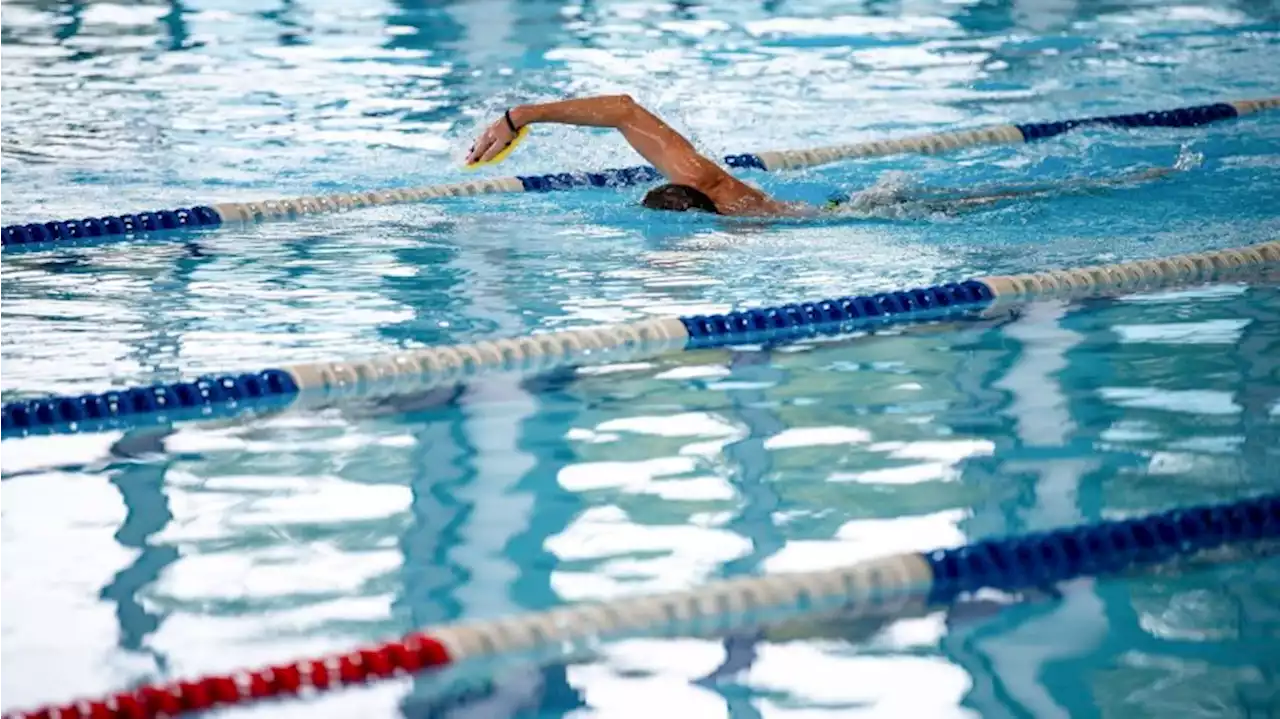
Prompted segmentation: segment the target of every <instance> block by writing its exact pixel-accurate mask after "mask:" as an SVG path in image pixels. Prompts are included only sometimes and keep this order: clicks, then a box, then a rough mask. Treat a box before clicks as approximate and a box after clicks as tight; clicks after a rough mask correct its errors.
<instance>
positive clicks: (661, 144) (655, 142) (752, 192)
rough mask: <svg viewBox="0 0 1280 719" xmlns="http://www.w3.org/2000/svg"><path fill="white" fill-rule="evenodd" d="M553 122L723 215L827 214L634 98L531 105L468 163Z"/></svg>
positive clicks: (956, 201)
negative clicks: (749, 175)
mask: <svg viewBox="0 0 1280 719" xmlns="http://www.w3.org/2000/svg"><path fill="white" fill-rule="evenodd" d="M535 123H555V124H561V125H578V126H585V127H611V128H614V129H616V130H618V132H620V133H622V136H623V137H624V138H625V139H626V140H627V142H628V143H630V144H631V147H633V148H635V151H636V152H638V153H640V155H641V156H642V157H644V159H646V160H648V161H649V162H650V163H651V164H652V165H653V166H654V167H655V168H657V170H658V172H661V173H662V174H663V176H665V177H666V178H667V179H668V180H669V181H671V182H672V183H676V184H680V185H685V186H688V187H692V188H694V189H696V190H698V191H700V192H702V193H703V194H704V195H706V196H707V197H708V198H710V200H711V201H712V202H713V203H714V204H715V209H716V211H718V212H719V213H720V214H722V215H736V216H745V217H812V216H815V215H820V214H823V213H824V210H823V209H822V208H819V207H816V206H814V205H808V204H804V203H796V202H782V201H780V200H776V199H774V198H772V197H770V196H769V195H767V194H765V193H764V192H761V191H760V190H758V189H756V188H754V187H752V186H750V185H748V184H746V183H745V182H743V181H741V180H739V179H738V178H736V177H734V176H733V175H732V174H730V173H729V172H728V171H727V170H725V169H724V168H723V167H721V166H720V165H719V164H717V163H716V162H715V161H714V160H712V159H710V158H708V157H706V156H705V155H703V154H702V153H700V152H698V150H697V149H696V148H695V147H694V146H693V143H691V142H689V140H688V139H687V138H685V137H684V135H681V134H680V133H679V132H677V131H676V130H675V129H673V128H672V127H671V126H670V125H668V124H667V123H666V122H664V121H663V120H662V118H660V117H658V116H657V115H654V114H653V113H652V112H649V111H648V110H646V109H645V108H644V107H642V106H641V105H640V104H639V103H638V102H636V101H635V100H633V99H632V98H631V96H630V95H605V96H600V97H585V98H579V99H573V100H562V101H559V102H546V103H539V104H534V105H518V106H516V107H513V108H511V109H510V110H509V111H508V112H507V113H506V114H504V115H503V116H502V117H499V118H498V119H497V120H495V121H494V122H493V123H492V124H491V125H489V127H487V128H486V129H485V131H484V132H483V133H481V134H480V136H479V137H478V138H476V142H475V144H474V145H472V147H471V150H470V152H468V153H467V162H468V163H472V162H483V161H486V160H491V159H493V157H494V156H495V155H497V154H498V153H499V152H501V151H502V150H503V149H504V148H505V147H507V146H508V145H510V144H511V142H512V141H513V140H514V139H515V134H516V132H518V131H519V130H520V128H523V127H524V126H526V125H532V124H535ZM1174 171H1175V170H1174V168H1156V169H1153V170H1144V171H1142V172H1137V173H1130V174H1128V175H1122V176H1119V177H1115V178H1107V179H1101V180H1087V179H1086V180H1068V181H1065V182H1062V183H1057V184H1053V185H1041V186H1025V185H1024V186H1014V185H1011V186H1004V187H985V188H979V189H977V190H969V191H957V192H948V191H933V192H930V191H914V192H909V193H907V194H904V195H899V196H897V197H894V198H892V199H891V200H890V202H892V203H895V204H906V205H911V204H920V205H922V206H924V207H926V208H927V209H929V210H930V211H939V212H955V211H961V210H963V209H970V208H977V207H981V206H985V205H990V204H992V203H996V202H1000V201H1002V200H1010V199H1014V198H1021V197H1036V196H1045V195H1050V194H1060V193H1062V192H1064V191H1065V192H1073V191H1075V192H1081V191H1090V190H1094V189H1101V188H1104V187H1112V186H1115V185H1121V184H1130V183H1135V182H1141V181H1144V180H1151V179H1156V178H1158V177H1164V176H1165V175H1168V174H1170V173H1172V172H1174Z"/></svg>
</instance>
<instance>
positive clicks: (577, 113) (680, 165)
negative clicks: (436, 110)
mask: <svg viewBox="0 0 1280 719" xmlns="http://www.w3.org/2000/svg"><path fill="white" fill-rule="evenodd" d="M509 114H510V117H511V124H512V125H514V126H515V127H516V129H519V128H521V127H524V126H525V125H530V124H534V123H539V122H550V123H558V124H562V125H582V126H587V127H612V128H615V129H616V130H618V131H619V132H621V133H622V136H623V137H624V138H626V140H627V142H629V143H630V144H631V146H632V147H633V148H635V150H636V152H638V153H640V155H641V156H642V157H644V159H646V160H648V161H649V162H650V163H651V164H652V165H653V166H654V167H655V168H657V169H658V172H661V173H662V174H663V175H664V176H665V177H666V178H667V179H668V180H670V181H671V182H674V183H677V184H681V185H688V186H690V187H693V188H695V189H697V190H700V191H701V192H703V193H704V194H706V195H707V196H708V197H710V198H711V200H712V201H713V202H715V203H716V206H717V207H718V208H720V210H721V212H725V213H726V214H748V213H750V214H756V213H757V212H759V213H761V214H763V213H766V212H777V208H776V207H775V206H780V203H777V202H774V201H773V200H771V199H770V198H769V196H768V195H766V194H764V193H763V192H760V191H759V190H757V189H755V188H754V187H751V186H750V185H747V184H745V183H743V182H742V181H740V180H738V179H737V178H735V177H734V176H733V175H731V174H729V173H728V171H726V170H725V169H724V168H723V167H721V166H720V165H718V164H716V163H715V162H714V161H712V160H711V159H709V158H707V157H706V156H704V155H702V154H701V153H700V152H698V150H697V149H696V148H694V146H693V143H691V142H689V140H688V139H686V138H685V137H684V135H681V134H680V133H679V132H676V130H675V129H673V128H672V127H671V126H670V125H668V124H667V123H666V122H664V121H663V120H662V118H660V117H658V116H657V115H654V114H653V113H652V112H649V111H648V110H646V109H645V108H644V107H642V106H641V105H640V103H638V102H636V101H635V100H633V99H631V96H630V95H606V96H602V97H585V98H580V99H575V100H562V101H560V102H547V103H541V104H536V105H518V106H516V107H513V108H511V110H510V111H509ZM514 137H515V132H513V131H512V129H511V126H510V125H508V123H507V118H506V116H503V117H500V118H498V119H497V120H496V121H494V123H493V124H491V125H490V126H489V127H488V128H487V129H486V130H485V131H484V132H483V133H481V135H480V137H478V138H477V139H476V143H475V145H474V146H473V147H472V148H471V151H470V152H469V153H468V154H467V162H468V163H470V162H476V161H484V160H489V159H492V158H493V156H494V155H496V154H498V153H499V152H501V151H502V149H503V148H505V147H506V146H507V145H509V144H510V143H511V141H512V139H513V138H514Z"/></svg>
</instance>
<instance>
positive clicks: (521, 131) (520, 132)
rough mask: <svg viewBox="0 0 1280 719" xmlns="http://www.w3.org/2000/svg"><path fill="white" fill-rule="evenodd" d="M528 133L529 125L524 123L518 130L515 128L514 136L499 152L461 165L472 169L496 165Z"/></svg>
mask: <svg viewBox="0 0 1280 719" xmlns="http://www.w3.org/2000/svg"><path fill="white" fill-rule="evenodd" d="M528 134H529V126H528V125H525V126H524V127H522V128H520V129H519V130H516V136H515V137H513V138H511V142H509V143H507V146H506V147H504V148H502V152H499V153H498V154H496V155H494V156H493V157H490V158H489V159H487V160H479V161H476V162H471V163H468V164H467V165H465V166H464V167H463V169H466V170H474V169H477V168H480V167H485V166H486V165H496V164H498V163H499V162H502V161H503V160H505V159H507V155H510V154H511V152H512V151H513V150H515V149H516V145H519V144H520V142H521V141H523V140H524V138H525V136H526V135H528Z"/></svg>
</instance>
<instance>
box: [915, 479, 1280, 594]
mask: <svg viewBox="0 0 1280 719" xmlns="http://www.w3.org/2000/svg"><path fill="white" fill-rule="evenodd" d="M1277 536H1280V495H1269V496H1263V497H1258V498H1256V499H1248V500H1244V501H1240V502H1236V503H1233V504H1226V505H1219V506H1207V507H1187V508H1183V509H1175V510H1172V511H1169V512H1164V513H1162V514H1153V515H1149V516H1146V517H1139V518H1135V519H1126V520H1120V521H1111V522H1100V523H1098V524H1092V525H1084V526H1080V527H1071V528H1067V529H1060V530H1057V531H1053V532H1043V533H1036V534H1027V535H1023V536H1019V537H1010V538H1003V539H993V540H987V541H982V542H977V543H974V544H969V545H966V546H963V547H958V548H955V549H939V550H937V551H934V552H929V553H927V554H925V555H924V558H925V561H926V562H928V564H929V568H930V570H931V571H932V574H933V584H932V586H931V587H930V592H929V603H930V604H949V603H951V602H953V601H955V599H956V598H957V597H959V596H960V595H962V594H969V593H973V592H976V591H978V590H979V589H999V590H1004V591H1009V592H1014V591H1018V590H1023V589H1031V588H1035V587H1044V586H1050V585H1052V584H1056V583H1059V582H1065V581H1068V580H1071V579H1075V578H1077V577H1082V576H1096V575H1103V574H1115V573H1117V572H1122V571H1124V570H1127V569H1130V568H1132V567H1136V566H1143V565H1151V564H1158V563H1161V562H1165V561H1168V560H1171V559H1174V558H1175V557H1179V556H1187V555H1193V554H1196V553H1198V552H1201V551H1205V550H1210V549H1217V548H1219V547H1221V546H1223V545H1226V544H1233V543H1237V542H1244V541H1251V540H1260V539H1273V538H1275V537H1277Z"/></svg>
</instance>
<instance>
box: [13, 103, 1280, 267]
mask: <svg viewBox="0 0 1280 719" xmlns="http://www.w3.org/2000/svg"><path fill="white" fill-rule="evenodd" d="M1275 107H1280V98H1264V99H1261V100H1238V101H1234V102H1219V103H1213V104H1209V105H1194V106H1190V107H1182V108H1177V109H1173V110H1159V111H1151V112H1139V113H1129V114H1121V115H1102V116H1097V117H1084V118H1077V119H1069V120H1061V121H1057V122H1031V123H1022V124H1017V125H996V126H991V127H985V128H978V129H975V130H966V131H959V132H946V133H930V134H925V135H917V136H913V137H906V138H900V139H896V140H879V141H873V142H864V143H855V144H850V145H839V146H834V147H822V148H815V149H810V150H780V151H767V152H759V153H741V154H735V155H728V156H725V157H724V158H723V160H724V163H725V165H727V166H728V167H731V168H734V169H744V170H765V171H778V170H784V169H792V168H799V167H810V166H814V165H820V164H824V163H830V162H837V161H840V160H845V159H850V158H865V157H879V156H886V155H894V154H901V153H909V152H915V153H937V152H945V151H950V150H955V149H958V148H962V147H972V146H976V145H986V144H1017V143H1022V142H1032V141H1037V140H1043V139H1046V138H1050V137H1055V136H1057V135H1060V134H1062V133H1065V132H1069V131H1071V130H1075V129H1077V128H1081V127H1089V126H1109V127H1123V128H1150V127H1171V128H1185V127H1198V126H1201V125H1206V124H1209V123H1211V122H1218V121H1221V120H1228V119H1232V118H1236V117H1239V116H1241V115H1246V114H1250V113H1254V112H1259V111H1262V110H1267V109H1271V108H1275ZM660 179H661V175H660V174H659V173H658V171H657V170H655V169H654V168H652V167H647V166H641V167H624V168H613V169H606V170H600V171H598V172H555V173H546V174H541V175H524V176H519V177H501V178H493V179H486V180H477V181H473V182H461V183H453V184H445V185H429V186H426V187H416V188H395V189H390V190H383V191H378V192H351V193H338V194H333V195H324V196H315V197H299V198H290V199H280V200H265V201H260V202H227V203H221V204H209V205H197V206H194V207H190V208H185V207H183V208H178V209H176V210H155V211H152V212H141V213H137V214H122V215H112V216H108V217H96V218H95V217H90V218H85V219H72V220H61V221H52V222H43V223H27V224H20V225H10V226H7V227H4V228H3V230H0V242H2V243H3V249H4V250H13V249H40V248H44V247H46V246H48V245H51V244H52V245H54V246H58V245H67V244H74V243H77V242H100V241H103V240H110V239H113V238H127V237H136V236H142V235H149V234H155V233H160V232H170V231H175V230H184V229H206V230H207V229H215V228H218V227H222V226H227V225H237V224H246V223H257V222H263V221H268V220H293V219H297V218H299V217H301V216H305V215H312V214H321V213H327V212H339V211H343V210H350V209H356V208H360V207H369V206H374V205H383V204H396V203H406V202H422V201H425V200H430V199H436V198H443V197H457V196H470V195H481V194H491V193H517V192H557V191H564V190H573V189H577V188H587V187H630V186H634V185H642V184H647V183H651V182H656V181H658V180H660Z"/></svg>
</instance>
